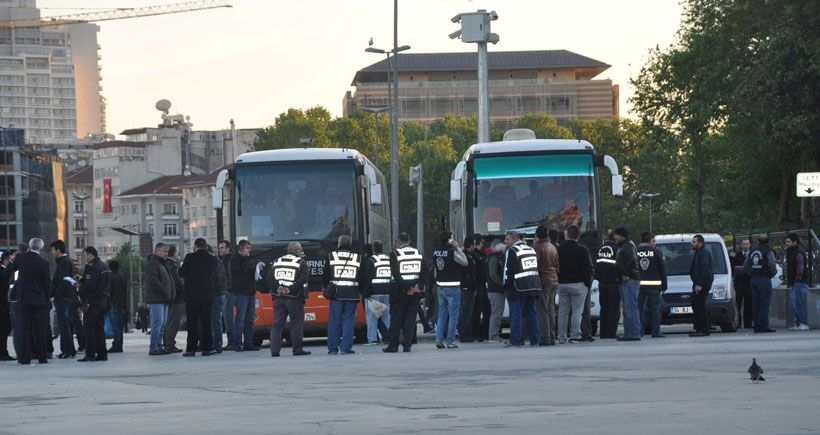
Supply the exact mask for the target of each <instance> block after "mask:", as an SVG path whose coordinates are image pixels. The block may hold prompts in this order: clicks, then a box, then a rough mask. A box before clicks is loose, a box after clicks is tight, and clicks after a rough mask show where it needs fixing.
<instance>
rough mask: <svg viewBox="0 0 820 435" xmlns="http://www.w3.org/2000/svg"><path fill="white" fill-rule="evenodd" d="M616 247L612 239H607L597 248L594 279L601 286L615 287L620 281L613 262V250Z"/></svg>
mask: <svg viewBox="0 0 820 435" xmlns="http://www.w3.org/2000/svg"><path fill="white" fill-rule="evenodd" d="M617 250H618V247H617V246H616V245H615V242H614V241H612V240H609V241H607V242H606V243H605V244H604V246H601V249H599V250H598V259H597V260H596V261H595V279H597V280H598V285H599V286H600V287H601V288H615V287H618V283H619V282H620V281H621V276H620V273H619V272H618V265H617V264H615V252H617Z"/></svg>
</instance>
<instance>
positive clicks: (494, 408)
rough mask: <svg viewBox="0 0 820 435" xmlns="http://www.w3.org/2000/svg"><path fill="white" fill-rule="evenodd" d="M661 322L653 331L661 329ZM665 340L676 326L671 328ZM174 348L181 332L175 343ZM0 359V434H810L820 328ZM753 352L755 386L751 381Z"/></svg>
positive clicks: (142, 345) (137, 337) (819, 425)
mask: <svg viewBox="0 0 820 435" xmlns="http://www.w3.org/2000/svg"><path fill="white" fill-rule="evenodd" d="M665 328H666V327H665ZM678 330H679V331H684V330H685V328H683V327H680V329H678ZM182 341H183V342H184V337H183V340H182ZM147 342H148V338H147V336H145V335H142V334H127V335H126V345H125V353H123V354H115V355H111V357H110V361H108V362H107V363H77V362H76V361H75V360H65V361H61V360H52V362H51V363H50V364H48V365H34V366H20V365H18V364H15V363H2V364H1V365H0V433H14V434H45V433H55V432H57V431H62V432H64V433H78V432H80V431H83V432H85V433H91V434H96V433H101V434H102V433H105V434H112V433H137V432H140V433H154V434H167V433H188V432H191V433H208V434H210V433H214V434H217V433H218V434H225V433H234V434H240V433H292V434H314V433H334V434H335V433H339V434H348V433H350V434H353V433H356V434H369V433H381V434H402V433H470V434H495V433H505V434H512V433H518V434H540V433H550V434H566V433H594V432H605V433H633V434H634V433H663V434H678V433H679V434H684V433H685V434H691V433H692V432H697V431H709V432H710V433H719V434H733V433H737V434H741V433H742V434H749V433H759V434H801V433H820V412H818V403H820V332H818V331H808V332H786V331H782V332H781V331H778V332H777V333H774V334H749V333H744V332H743V331H740V332H738V333H734V334H720V333H716V334H713V335H712V336H711V337H707V338H698V339H694V338H689V337H688V336H687V335H686V334H685V333H678V334H669V335H668V337H667V338H664V339H647V340H644V341H642V342H638V343H618V342H615V341H611V340H604V341H601V340H598V341H596V342H594V343H589V344H568V345H560V346H555V347H548V348H521V349H504V348H503V346H502V345H500V344H489V343H471V344H466V345H462V347H461V348H459V349H456V350H437V349H435V348H434V346H433V343H432V339H431V338H430V336H424V337H422V339H421V343H420V344H418V345H416V346H414V347H413V352H412V353H410V354H403V353H399V354H384V353H382V352H381V348H380V347H375V346H356V350H357V352H358V353H357V354H356V355H345V356H341V355H340V356H329V355H327V354H326V350H325V347H324V343H323V342H315V343H314V344H312V345H311V346H309V347H308V349H309V350H312V351H313V355H311V356H309V357H298V358H297V357H293V356H291V355H290V349H284V352H283V357H281V358H278V359H272V358H270V357H269V353H268V349H267V348H263V349H262V351H261V352H244V353H233V352H231V353H226V354H223V355H221V356H212V357H207V358H206V357H201V356H197V357H196V358H182V357H180V356H179V355H178V354H177V355H173V356H163V357H148V355H147ZM752 357H756V358H757V359H758V362H759V363H760V364H761V365H762V366H763V367H764V369H765V370H766V373H765V376H766V379H767V380H766V382H763V383H760V384H752V383H751V382H750V381H749V379H748V375H747V374H746V369H747V368H748V366H749V364H750V363H751V359H752Z"/></svg>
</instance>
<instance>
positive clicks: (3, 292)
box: [0, 266, 11, 309]
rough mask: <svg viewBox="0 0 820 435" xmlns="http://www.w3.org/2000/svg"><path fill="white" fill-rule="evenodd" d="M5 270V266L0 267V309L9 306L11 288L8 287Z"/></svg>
mask: <svg viewBox="0 0 820 435" xmlns="http://www.w3.org/2000/svg"><path fill="white" fill-rule="evenodd" d="M7 270H8V268H7V267H6V266H0V307H8V306H9V287H11V286H10V285H9V277H8V274H6V271H7ZM6 309H8V308H6Z"/></svg>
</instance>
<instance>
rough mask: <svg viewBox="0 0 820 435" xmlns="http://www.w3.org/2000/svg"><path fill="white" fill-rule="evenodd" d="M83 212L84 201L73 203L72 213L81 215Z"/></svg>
mask: <svg viewBox="0 0 820 435" xmlns="http://www.w3.org/2000/svg"><path fill="white" fill-rule="evenodd" d="M83 211H85V201H83V200H75V201H74V213H82V212H83Z"/></svg>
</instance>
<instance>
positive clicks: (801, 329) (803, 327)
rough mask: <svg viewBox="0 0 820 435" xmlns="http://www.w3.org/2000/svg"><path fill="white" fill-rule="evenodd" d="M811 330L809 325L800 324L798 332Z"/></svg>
mask: <svg viewBox="0 0 820 435" xmlns="http://www.w3.org/2000/svg"><path fill="white" fill-rule="evenodd" d="M809 329H811V328H809V325H807V324H805V323H802V324H800V326H798V327H797V330H798V331H808V330H809Z"/></svg>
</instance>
